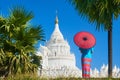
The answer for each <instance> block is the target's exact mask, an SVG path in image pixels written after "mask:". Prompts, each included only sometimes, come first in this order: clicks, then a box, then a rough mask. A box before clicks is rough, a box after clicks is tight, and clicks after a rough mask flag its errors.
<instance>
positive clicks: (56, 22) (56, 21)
mask: <svg viewBox="0 0 120 80" xmlns="http://www.w3.org/2000/svg"><path fill="white" fill-rule="evenodd" d="M55 24H58V16H57V11H56V19H55Z"/></svg>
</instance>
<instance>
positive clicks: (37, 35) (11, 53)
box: [0, 7, 44, 75]
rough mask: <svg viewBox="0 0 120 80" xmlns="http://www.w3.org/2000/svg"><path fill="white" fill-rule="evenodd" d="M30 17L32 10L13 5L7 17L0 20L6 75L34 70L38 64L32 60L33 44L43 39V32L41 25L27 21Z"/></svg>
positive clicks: (1, 46) (31, 16) (0, 45)
mask: <svg viewBox="0 0 120 80" xmlns="http://www.w3.org/2000/svg"><path fill="white" fill-rule="evenodd" d="M32 18H33V13H32V12H28V11H26V10H25V9H24V8H23V7H15V8H13V9H11V14H10V16H9V17H8V18H3V20H1V21H0V31H2V32H0V43H2V44H0V48H1V49H2V52H4V53H5V57H6V61H5V62H4V65H5V66H6V70H7V72H8V75H9V74H16V73H29V72H36V70H37V68H38V66H39V65H37V64H36V63H34V62H33V61H34V58H33V56H34V55H35V54H34V53H35V50H36V49H35V44H36V43H37V42H38V41H43V38H44V33H43V30H42V27H41V26H34V25H31V24H30V23H29V21H30V20H31V19H32ZM1 19H2V18H1ZM1 38H2V39H1ZM2 52H1V53H2ZM1 53H0V54H1ZM0 58H1V57H0Z"/></svg>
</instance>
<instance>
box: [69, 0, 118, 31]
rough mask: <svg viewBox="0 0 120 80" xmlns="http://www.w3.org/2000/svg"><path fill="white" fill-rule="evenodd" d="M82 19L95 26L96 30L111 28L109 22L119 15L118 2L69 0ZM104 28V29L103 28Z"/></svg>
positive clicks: (108, 0) (109, 0) (111, 0)
mask: <svg viewBox="0 0 120 80" xmlns="http://www.w3.org/2000/svg"><path fill="white" fill-rule="evenodd" d="M70 1H71V2H72V4H74V6H75V9H76V10H77V11H78V12H79V14H80V15H81V16H82V17H86V18H88V19H89V21H90V22H92V23H95V24H96V28H97V29H98V30H100V28H104V29H105V30H107V29H109V28H110V27H111V25H112V24H111V21H112V20H113V19H117V18H118V16H119V14H120V7H119V6H120V1H119V0H70ZM103 26H104V27H103Z"/></svg>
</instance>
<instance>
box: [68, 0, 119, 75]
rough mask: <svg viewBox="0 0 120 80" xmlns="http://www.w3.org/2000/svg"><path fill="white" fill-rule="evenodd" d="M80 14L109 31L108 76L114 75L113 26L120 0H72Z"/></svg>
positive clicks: (98, 27)
mask: <svg viewBox="0 0 120 80" xmlns="http://www.w3.org/2000/svg"><path fill="white" fill-rule="evenodd" d="M70 1H71V2H72V4H73V5H74V6H75V9H77V10H78V12H79V14H80V15H81V16H83V17H85V18H86V17H87V18H88V19H89V21H90V22H92V23H95V24H96V28H97V29H98V30H100V29H101V28H104V29H105V30H107V31H108V76H109V77H112V28H113V19H117V18H118V16H119V14H120V1H119V0H70Z"/></svg>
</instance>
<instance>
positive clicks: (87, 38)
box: [74, 32, 96, 49]
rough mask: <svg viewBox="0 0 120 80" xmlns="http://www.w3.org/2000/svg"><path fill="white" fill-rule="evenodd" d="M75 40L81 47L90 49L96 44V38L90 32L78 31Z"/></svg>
mask: <svg viewBox="0 0 120 80" xmlns="http://www.w3.org/2000/svg"><path fill="white" fill-rule="evenodd" d="M74 42H75V44H76V45H77V46H78V47H80V48H83V49H89V48H92V47H93V46H94V45H95V44H96V39H95V37H94V36H93V35H92V34H91V33H89V32H78V33H77V34H76V35H75V36H74Z"/></svg>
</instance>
